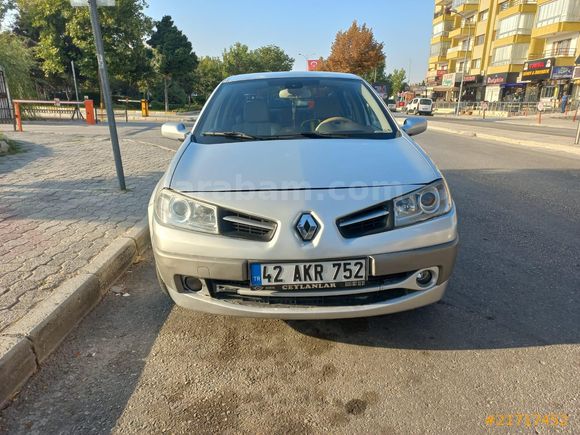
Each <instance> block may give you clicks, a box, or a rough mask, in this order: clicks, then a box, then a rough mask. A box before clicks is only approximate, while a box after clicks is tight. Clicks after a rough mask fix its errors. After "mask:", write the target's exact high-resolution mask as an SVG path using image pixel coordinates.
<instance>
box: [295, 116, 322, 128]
mask: <svg viewBox="0 0 580 435" xmlns="http://www.w3.org/2000/svg"><path fill="white" fill-rule="evenodd" d="M318 124H320V119H316V118H313V119H307V120H306V121H302V122H301V123H300V131H304V130H307V131H312V130H314V129H315V128H316V127H317V126H318Z"/></svg>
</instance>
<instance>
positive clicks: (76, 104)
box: [12, 98, 96, 131]
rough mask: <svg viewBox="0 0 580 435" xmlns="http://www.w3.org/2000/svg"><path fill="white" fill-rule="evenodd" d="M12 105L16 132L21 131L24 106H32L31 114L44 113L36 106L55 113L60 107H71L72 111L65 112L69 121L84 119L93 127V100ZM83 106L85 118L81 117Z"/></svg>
mask: <svg viewBox="0 0 580 435" xmlns="http://www.w3.org/2000/svg"><path fill="white" fill-rule="evenodd" d="M12 103H13V104H14V119H15V124H16V131H23V128H22V118H23V116H22V112H23V111H24V110H26V108H25V107H24V106H25V105H30V106H33V110H32V112H33V113H34V112H37V111H44V110H46V109H39V107H38V106H40V107H42V106H48V107H49V108H50V109H48V110H51V111H53V112H54V111H55V109H57V108H60V107H61V106H73V110H69V111H66V114H70V115H71V117H70V119H75V118H78V119H86V122H87V124H88V125H95V124H96V121H95V111H94V105H93V100H84V101H61V100H59V99H58V98H55V99H54V100H52V101H47V100H13V101H12ZM81 105H83V106H84V108H85V114H86V118H85V116H83V114H82V112H81V110H80V106H81ZM56 111H57V112H59V113H61V114H62V113H63V112H62V111H59V110H56Z"/></svg>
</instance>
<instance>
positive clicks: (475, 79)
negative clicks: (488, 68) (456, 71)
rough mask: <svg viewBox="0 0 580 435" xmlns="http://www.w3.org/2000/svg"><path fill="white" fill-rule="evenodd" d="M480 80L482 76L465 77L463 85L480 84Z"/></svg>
mask: <svg viewBox="0 0 580 435" xmlns="http://www.w3.org/2000/svg"><path fill="white" fill-rule="evenodd" d="M480 78H481V76H480V75H471V76H465V77H463V83H478V82H479V80H480Z"/></svg>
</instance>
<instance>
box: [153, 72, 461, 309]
mask: <svg viewBox="0 0 580 435" xmlns="http://www.w3.org/2000/svg"><path fill="white" fill-rule="evenodd" d="M425 128H426V122H425V121H424V120H422V119H418V118H415V119H407V120H406V121H405V123H404V124H403V126H402V127H399V126H398V125H397V124H396V122H395V121H394V119H393V118H392V117H391V115H390V113H389V111H388V110H387V109H386V107H385V105H384V102H383V101H382V100H381V99H380V97H379V96H378V95H377V94H376V93H375V92H374V90H373V89H372V88H371V87H370V86H369V85H368V84H367V83H366V82H365V81H363V80H362V79H360V78H359V77H357V76H354V75H350V74H337V73H299V72H291V73H264V74H250V75H240V76H235V77H230V78H228V79H226V80H225V81H224V82H223V83H221V84H220V85H219V86H218V87H217V89H216V90H215V92H214V93H213V95H212V96H211V97H210V98H209V100H208V102H207V103H206V105H205V107H204V109H203V110H202V112H201V114H200V116H199V118H198V120H197V122H196V124H195V126H194V127H193V129H192V130H191V132H188V131H185V129H184V127H183V125H180V124H166V125H164V126H163V128H162V132H163V134H164V135H165V136H167V137H174V138H180V139H184V142H183V144H182V145H181V147H180V148H179V150H178V152H177V154H176V156H175V158H174V159H173V161H172V163H171V165H170V167H169V169H168V170H167V172H166V173H165V175H164V176H163V178H162V180H161V181H160V182H159V184H158V186H157V188H156V189H155V192H154V193H153V195H152V197H151V201H150V204H149V224H150V231H151V240H152V247H153V253H154V257H155V264H156V269H157V274H158V277H159V281H160V284H161V287H162V288H163V289H164V290H165V291H166V292H167V293H168V294H169V295H170V296H171V298H172V299H173V300H174V301H175V303H177V304H178V305H181V306H183V307H186V308H191V309H194V310H199V311H205V312H209V313H215V314H230V315H238V316H252V317H271V318H282V319H309V318H314V319H323V318H346V317H360V316H374V315H381V314H387V313H393V312H398V311H403V310H409V309H413V308H417V307H420V306H424V305H427V304H431V303H434V302H436V301H438V300H439V299H441V297H442V296H443V294H444V292H445V289H446V287H447V283H448V280H449V277H450V275H451V272H452V270H453V266H454V263H455V256H456V250H457V240H458V236H457V217H456V211H455V206H454V203H453V200H452V197H451V194H450V192H449V188H448V186H447V183H446V181H445V179H444V178H443V176H442V175H441V173H440V172H439V170H438V169H437V167H436V166H435V165H434V164H433V162H432V161H431V160H430V159H429V157H428V156H427V154H426V153H425V152H424V151H423V150H422V149H421V148H420V147H419V145H417V144H416V143H415V142H414V141H413V140H412V139H411V138H410V136H412V135H414V134H418V133H420V132H422V131H424V130H425Z"/></svg>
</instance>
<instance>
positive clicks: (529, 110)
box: [433, 100, 580, 116]
mask: <svg viewBox="0 0 580 435" xmlns="http://www.w3.org/2000/svg"><path fill="white" fill-rule="evenodd" d="M482 104H483V102H481V101H478V102H473V101H462V102H461V103H460V105H459V114H471V115H476V116H477V115H479V116H482V115H483V107H482ZM579 104H580V102H576V101H573V102H571V103H570V104H569V105H568V112H570V111H572V110H576V107H577V106H578V105H579ZM433 108H434V111H435V113H437V112H439V113H445V112H447V113H455V111H456V110H457V103H456V102H449V101H435V102H434V103H433ZM559 111H560V105H559V104H558V102H557V101H555V100H554V101H553V102H551V103H544V110H543V113H556V112H559ZM486 112H487V113H488V114H490V113H493V112H496V113H503V114H504V116H526V115H534V114H537V113H538V102H532V101H489V102H487V109H486Z"/></svg>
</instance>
